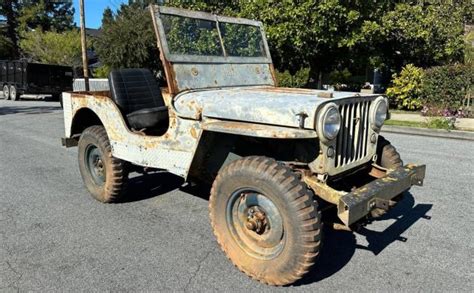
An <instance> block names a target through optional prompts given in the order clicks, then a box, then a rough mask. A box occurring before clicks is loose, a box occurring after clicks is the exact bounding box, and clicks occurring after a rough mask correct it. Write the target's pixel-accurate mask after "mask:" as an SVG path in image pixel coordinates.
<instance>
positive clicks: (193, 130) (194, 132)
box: [190, 127, 198, 139]
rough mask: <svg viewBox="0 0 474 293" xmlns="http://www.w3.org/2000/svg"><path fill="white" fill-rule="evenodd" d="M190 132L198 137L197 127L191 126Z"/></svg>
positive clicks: (194, 136)
mask: <svg viewBox="0 0 474 293" xmlns="http://www.w3.org/2000/svg"><path fill="white" fill-rule="evenodd" d="M190 132H191V136H192V137H193V138H195V139H197V137H198V134H197V132H196V129H195V128H194V127H191V131H190Z"/></svg>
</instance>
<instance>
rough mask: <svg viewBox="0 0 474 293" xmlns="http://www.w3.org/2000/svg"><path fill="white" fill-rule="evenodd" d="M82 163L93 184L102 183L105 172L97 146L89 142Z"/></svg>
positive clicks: (100, 184) (103, 182)
mask: <svg viewBox="0 0 474 293" xmlns="http://www.w3.org/2000/svg"><path fill="white" fill-rule="evenodd" d="M84 163H85V165H86V168H87V170H88V171H89V174H90V176H91V178H92V180H93V181H94V182H95V184H97V185H99V186H102V185H104V184H105V178H106V175H107V174H106V169H105V164H104V160H103V158H102V152H101V151H100V149H99V148H98V147H97V146H95V145H93V144H90V145H88V146H87V147H86V150H85V156H84Z"/></svg>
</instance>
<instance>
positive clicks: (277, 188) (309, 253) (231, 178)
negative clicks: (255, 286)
mask: <svg viewBox="0 0 474 293" xmlns="http://www.w3.org/2000/svg"><path fill="white" fill-rule="evenodd" d="M209 213H210V218H211V224H212V228H213V231H214V234H215V236H216V238H217V242H218V243H219V245H220V247H221V248H222V250H223V251H224V252H225V254H226V255H227V257H228V258H229V259H230V260H231V261H232V262H233V263H234V264H235V266H236V267H237V268H238V269H239V270H241V271H242V272H244V273H245V274H247V275H248V276H249V277H251V278H253V279H255V280H258V281H260V282H262V283H265V284H270V285H287V284H291V283H293V282H295V281H296V280H298V279H300V278H301V277H303V275H305V274H306V273H307V272H308V271H309V270H310V269H311V267H312V266H313V265H314V263H315V260H316V257H317V255H318V253H319V247H320V228H321V226H320V215H319V213H318V209H317V203H316V202H315V201H314V200H313V196H312V193H311V192H310V191H309V190H308V188H307V187H306V186H305V185H304V184H302V183H301V181H300V180H299V178H298V177H297V175H296V174H295V173H294V172H293V171H292V170H291V169H290V168H288V167H286V166H284V165H283V164H280V163H278V162H276V161H275V160H273V159H269V158H265V157H246V158H243V159H239V160H236V161H234V162H232V163H230V164H229V165H227V166H226V167H224V168H223V169H222V170H221V171H220V172H219V174H218V175H217V177H216V180H215V181H214V184H213V186H212V190H211V196H210V200H209Z"/></svg>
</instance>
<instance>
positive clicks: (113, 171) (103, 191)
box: [78, 126, 128, 203]
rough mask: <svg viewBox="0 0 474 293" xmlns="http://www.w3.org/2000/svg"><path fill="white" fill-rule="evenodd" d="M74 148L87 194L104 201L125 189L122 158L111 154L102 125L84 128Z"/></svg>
mask: <svg viewBox="0 0 474 293" xmlns="http://www.w3.org/2000/svg"><path fill="white" fill-rule="evenodd" d="M78 151H79V156H78V158H79V169H80V171H81V176H82V179H83V181H84V184H85V186H86V187H87V190H89V192H90V193H91V195H92V196H93V197H94V198H95V199H96V200H98V201H100V202H104V203H109V202H114V201H116V200H118V199H119V198H120V197H121V196H122V195H123V194H124V193H125V186H126V182H127V179H128V173H127V172H126V167H125V162H124V161H122V160H120V159H117V158H114V157H113V156H112V148H111V146H110V142H109V139H108V136H107V132H106V131H105V129H104V127H102V126H91V127H89V128H87V129H86V130H84V132H83V133H82V135H81V137H80V139H79V144H78Z"/></svg>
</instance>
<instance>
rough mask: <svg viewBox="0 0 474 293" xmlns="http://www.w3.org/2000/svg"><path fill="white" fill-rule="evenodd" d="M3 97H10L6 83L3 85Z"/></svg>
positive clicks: (6, 98)
mask: <svg viewBox="0 0 474 293" xmlns="http://www.w3.org/2000/svg"><path fill="white" fill-rule="evenodd" d="M3 98H4V99H5V100H9V99H10V88H9V87H8V85H4V86H3Z"/></svg>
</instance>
